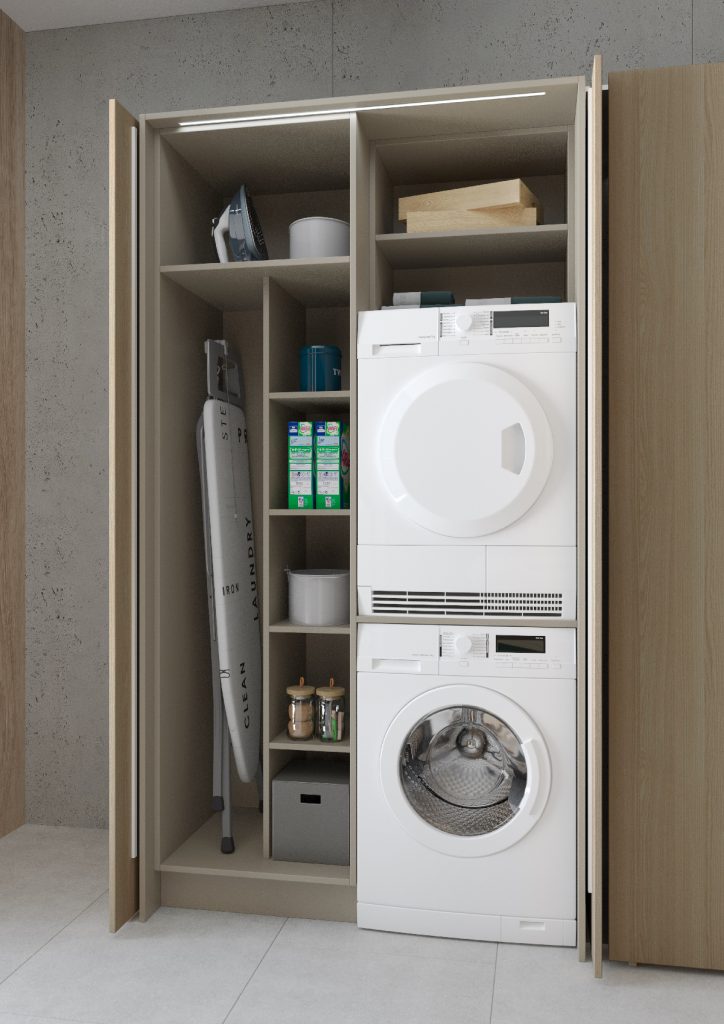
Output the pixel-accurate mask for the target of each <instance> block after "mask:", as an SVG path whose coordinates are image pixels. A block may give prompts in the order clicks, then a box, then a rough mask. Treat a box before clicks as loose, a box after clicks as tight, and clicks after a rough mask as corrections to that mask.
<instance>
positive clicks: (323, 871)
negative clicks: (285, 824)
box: [161, 808, 350, 885]
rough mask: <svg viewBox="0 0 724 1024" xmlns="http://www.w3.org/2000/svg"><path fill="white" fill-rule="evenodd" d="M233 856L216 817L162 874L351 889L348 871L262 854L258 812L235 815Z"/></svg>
mask: <svg viewBox="0 0 724 1024" xmlns="http://www.w3.org/2000/svg"><path fill="white" fill-rule="evenodd" d="M233 829H234V843H235V845H236V849H235V851H234V853H222V852H221V850H220V848H219V847H220V843H221V815H220V814H214V815H212V816H211V817H210V818H209V819H208V821H206V822H204V824H203V825H202V826H201V828H200V829H197V831H196V832H194V833H193V835H191V836H189V838H188V839H187V840H186V842H185V843H183V844H182V845H181V846H179V848H178V849H177V850H175V851H174V852H173V853H172V854H171V856H170V857H167V858H166V860H165V861H163V862H162V864H161V871H169V872H170V871H175V872H179V873H182V874H189V875H226V876H231V877H236V878H263V879H267V880H271V881H278V882H319V883H321V884H325V885H349V884H350V880H349V867H347V866H346V865H344V866H340V865H336V864H298V863H295V862H291V861H282V860H271V859H270V858H267V857H264V855H263V853H262V845H261V844H262V816H261V814H260V813H259V811H257V810H256V809H255V808H237V809H236V810H235V811H234V812H233Z"/></svg>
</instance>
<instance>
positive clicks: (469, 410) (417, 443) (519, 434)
mask: <svg viewBox="0 0 724 1024" xmlns="http://www.w3.org/2000/svg"><path fill="white" fill-rule="evenodd" d="M378 456H379V465H380V466H381V473H382V479H383V481H384V484H385V486H386V488H387V490H388V492H389V494H390V496H391V497H392V499H393V501H394V502H395V505H396V507H397V509H398V510H399V511H400V512H402V513H403V514H404V515H405V516H406V517H407V518H408V519H409V520H411V521H412V522H413V523H415V524H416V525H418V526H421V527H423V528H425V529H427V530H429V531H431V532H432V533H436V534H441V535H444V536H449V537H479V536H484V535H486V534H490V533H495V532H497V531H499V530H502V529H504V528H505V527H507V526H510V525H511V524H513V523H515V522H516V521H517V520H518V519H520V518H521V516H523V515H524V514H525V513H526V512H527V511H528V509H529V508H531V506H532V505H533V504H534V503H535V501H536V500H537V499H538V497H539V496H540V494H541V492H542V490H543V488H544V487H545V484H546V481H547V480H548V477H549V475H550V470H551V466H552V463H553V436H552V432H551V428H550V425H549V423H548V420H547V418H546V414H545V412H544V410H543V408H542V406H541V404H540V402H539V401H538V399H537V398H536V396H535V395H534V394H533V393H532V391H531V390H530V388H528V387H527V386H526V385H525V384H524V383H523V382H522V381H520V380H519V379H518V378H517V377H515V376H513V374H511V373H508V372H507V371H505V370H501V369H499V368H498V367H494V366H488V365H486V364H483V363H456V364H443V365H441V366H437V367H435V368H433V369H431V370H427V371H425V372H423V373H420V374H418V375H417V376H416V377H414V378H413V379H412V380H411V381H410V382H409V383H408V384H407V385H406V386H405V387H404V388H403V389H402V390H401V391H400V392H399V394H397V395H396V397H395V398H394V400H393V401H392V402H391V404H390V406H389V407H388V410H387V413H386V414H385V417H384V420H383V422H382V425H381V428H380V435H379V451H378Z"/></svg>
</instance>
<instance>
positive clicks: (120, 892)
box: [108, 100, 138, 931]
mask: <svg viewBox="0 0 724 1024" xmlns="http://www.w3.org/2000/svg"><path fill="white" fill-rule="evenodd" d="M109 115H110V119H109V184H108V196H109V215H108V235H109V266H108V277H109V301H108V308H109V346H108V347H109V375H108V395H109V503H108V511H109V636H108V669H109V746H110V772H109V774H110V780H109V781H110V795H109V824H110V851H109V852H110V856H109V891H110V899H109V904H110V927H111V931H116V930H117V929H118V928H120V926H121V925H122V924H123V923H124V922H125V921H127V920H128V919H129V918H130V917H132V916H133V915H134V914H135V913H136V911H137V910H138V852H137V846H138V842H137V834H136V829H137V820H138V816H137V784H138V783H137V777H136V765H137V739H136V737H137V729H136V706H137V670H136V589H135V588H136V580H137V574H136V542H135V536H136V519H135V516H136V513H135V508H136V483H135V480H136V456H135V452H136V448H137V441H136V428H135V420H136V412H135V402H136V393H137V392H136V346H137V327H136V324H137V310H136V301H137V300H136V294H137V292H136V276H137V273H136V267H137V245H136V209H135V206H136V204H135V193H136V187H135V181H136V174H137V170H136V169H137V153H136V145H137V143H136V140H137V131H138V125H137V122H136V120H135V119H134V118H133V117H131V115H130V114H129V113H128V112H127V111H125V110H124V109H123V107H122V106H121V105H120V104H119V103H117V102H116V101H115V100H111V101H110V109H109Z"/></svg>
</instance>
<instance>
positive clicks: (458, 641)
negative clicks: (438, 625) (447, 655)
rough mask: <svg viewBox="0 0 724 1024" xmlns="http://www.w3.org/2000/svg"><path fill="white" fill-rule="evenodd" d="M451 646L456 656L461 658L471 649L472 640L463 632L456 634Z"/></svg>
mask: <svg viewBox="0 0 724 1024" xmlns="http://www.w3.org/2000/svg"><path fill="white" fill-rule="evenodd" d="M453 647H454V648H455V653H456V654H457V655H458V657H460V658H462V657H464V656H465V655H466V654H469V652H470V651H471V650H472V647H473V642H472V640H471V639H470V637H469V636H466V635H465V634H464V633H460V634H458V636H456V637H455V640H454V641H453Z"/></svg>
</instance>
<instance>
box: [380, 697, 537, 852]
mask: <svg viewBox="0 0 724 1024" xmlns="http://www.w3.org/2000/svg"><path fill="white" fill-rule="evenodd" d="M551 777H552V776H551V762H550V757H549V754H548V750H547V747H546V744H545V741H544V739H543V736H542V734H541V732H540V730H539V729H538V727H537V726H536V724H535V722H533V720H532V719H531V717H530V715H528V713H527V712H526V711H525V710H524V709H523V708H522V707H521V706H520V705H519V704H517V703H516V702H515V701H513V700H511V699H510V698H509V697H507V696H506V695H505V694H503V693H500V692H499V691H496V690H493V689H489V688H488V687H486V686H481V685H479V684H476V685H471V684H470V683H457V682H455V683H452V682H450V683H447V684H445V685H444V686H433V687H432V688H431V689H429V690H425V691H424V692H423V693H420V694H418V696H417V697H413V699H412V700H411V701H409V702H408V703H406V704H405V705H404V707H402V708H400V709H399V711H398V713H397V714H396V715H395V716H394V718H393V719H392V721H391V722H390V724H389V727H388V729H387V731H386V733H385V736H384V738H383V740H382V746H381V749H380V783H381V785H382V790H383V792H384V794H385V798H386V800H387V803H388V805H389V807H390V810H391V811H392V812H393V813H394V815H395V817H396V818H397V820H398V822H399V824H400V825H401V826H402V827H403V828H404V829H405V830H406V831H407V832H408V833H409V835H410V836H412V837H413V838H414V839H415V840H416V841H417V842H419V843H421V844H422V845H423V846H427V847H429V848H430V849H432V850H436V851H437V852H439V853H443V854H445V855H448V856H451V857H485V856H488V855H489V854H496V853H500V852H501V851H502V850H505V849H508V848H510V847H511V846H513V845H515V844H516V843H517V842H519V841H520V840H521V839H523V838H524V836H526V835H527V834H528V833H529V832H530V830H531V829H532V828H534V827H535V825H536V822H538V821H540V819H541V817H542V815H543V814H544V813H545V808H546V806H547V802H548V796H549V793H550V788H551Z"/></svg>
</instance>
